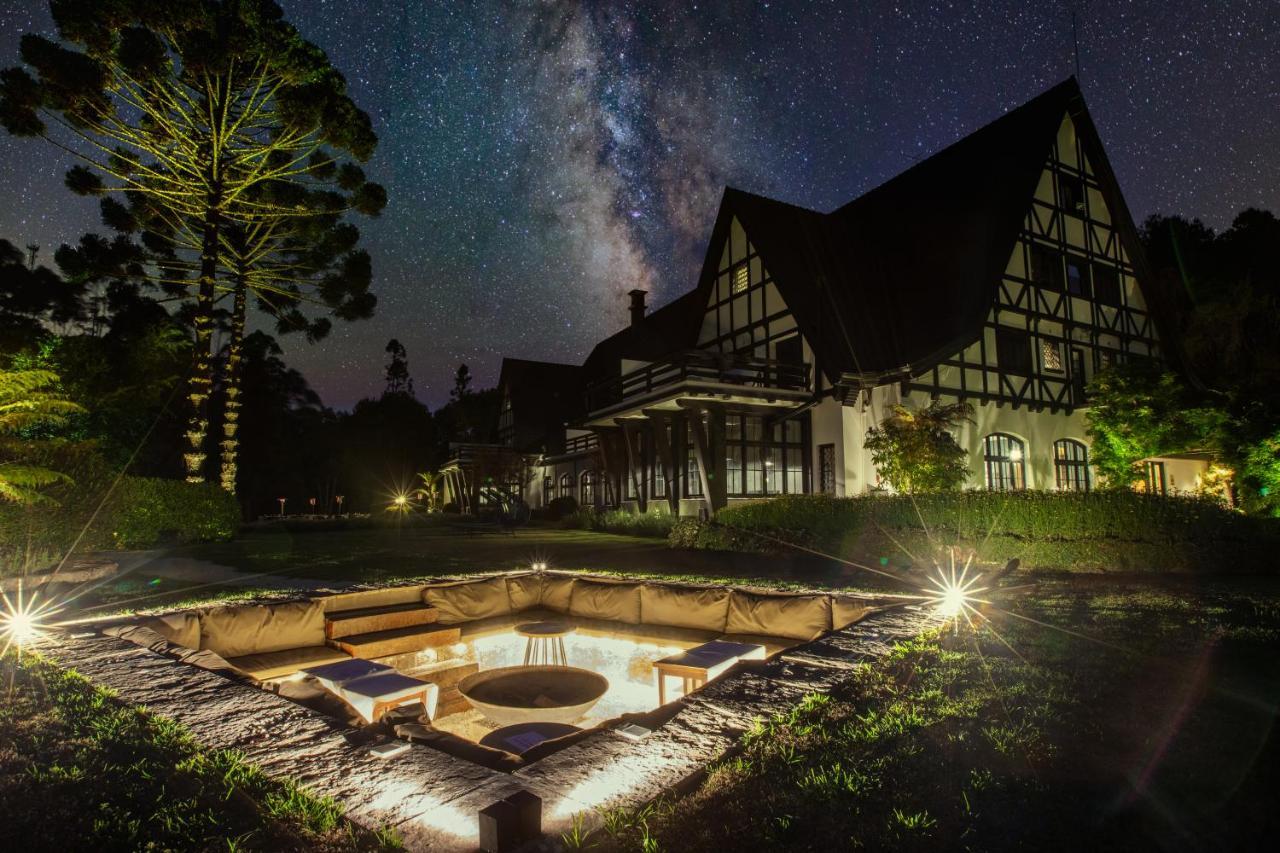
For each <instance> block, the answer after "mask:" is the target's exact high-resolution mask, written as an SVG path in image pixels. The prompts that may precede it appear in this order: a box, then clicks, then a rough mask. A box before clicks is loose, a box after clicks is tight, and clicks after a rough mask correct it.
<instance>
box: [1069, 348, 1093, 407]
mask: <svg viewBox="0 0 1280 853" xmlns="http://www.w3.org/2000/svg"><path fill="white" fill-rule="evenodd" d="M1071 402H1073V403H1075V404H1076V405H1077V406H1081V405H1084V404H1085V403H1087V402H1089V377H1088V376H1087V375H1086V374H1085V372H1084V350H1082V349H1080V348H1078V347H1072V348H1071Z"/></svg>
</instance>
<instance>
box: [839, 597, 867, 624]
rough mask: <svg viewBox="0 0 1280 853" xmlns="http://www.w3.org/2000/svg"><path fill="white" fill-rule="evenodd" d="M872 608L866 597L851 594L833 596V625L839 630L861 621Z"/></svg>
mask: <svg viewBox="0 0 1280 853" xmlns="http://www.w3.org/2000/svg"><path fill="white" fill-rule="evenodd" d="M870 610H871V608H870V607H869V606H868V604H867V601H866V599H863V598H854V597H852V596H849V595H833V596H831V627H832V628H835V629H836V630H839V629H841V628H846V627H848V626H849V625H852V624H853V623H854V622H859V621H861V620H862V619H863V617H865V616H866V615H867V613H869V612H870Z"/></svg>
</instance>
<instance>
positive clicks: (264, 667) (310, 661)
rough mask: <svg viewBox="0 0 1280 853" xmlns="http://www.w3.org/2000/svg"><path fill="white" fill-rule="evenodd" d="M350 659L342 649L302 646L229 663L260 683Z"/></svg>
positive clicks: (245, 656) (252, 655)
mask: <svg viewBox="0 0 1280 853" xmlns="http://www.w3.org/2000/svg"><path fill="white" fill-rule="evenodd" d="M350 659H351V655H349V654H347V653H346V652H344V651H342V650H341V649H333V648H330V647H329V646H302V647H301V648H297V649H282V650H280V651H278V652H258V653H256V654H251V655H240V656H239V657H233V658H228V659H227V663H229V664H231V665H232V666H234V667H235V668H236V669H238V670H240V671H242V672H245V673H248V674H249V675H251V676H253V677H254V678H256V679H257V680H258V681H267V680H268V679H272V678H284V677H285V676H289V675H293V674H294V673H296V672H298V671H299V670H303V669H307V668H309V667H315V666H321V665H323V664H326V663H337V662H339V661H344V660H350Z"/></svg>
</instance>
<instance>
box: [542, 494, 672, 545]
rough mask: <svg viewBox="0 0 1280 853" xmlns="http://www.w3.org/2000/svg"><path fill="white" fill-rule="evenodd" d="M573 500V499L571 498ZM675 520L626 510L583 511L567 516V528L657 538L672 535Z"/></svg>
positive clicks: (664, 516)
mask: <svg viewBox="0 0 1280 853" xmlns="http://www.w3.org/2000/svg"><path fill="white" fill-rule="evenodd" d="M570 500H572V498H570ZM673 524H674V519H673V518H672V517H671V516H669V515H659V514H658V513H636V512H627V511H626V510H610V511H607V512H596V511H594V510H589V509H582V510H578V511H577V512H575V513H573V514H572V515H569V516H566V517H565V519H564V525H565V526H566V527H577V528H580V529H582V530H598V531H601V532H604V533H621V534H625V535H628V536H653V537H657V538H663V537H668V536H670V535H671V530H672V526H673Z"/></svg>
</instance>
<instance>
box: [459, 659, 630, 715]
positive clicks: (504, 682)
mask: <svg viewBox="0 0 1280 853" xmlns="http://www.w3.org/2000/svg"><path fill="white" fill-rule="evenodd" d="M608 689H609V679H607V678H605V677H604V676H603V675H599V674H597V673H594V672H591V671H590V670H587V669H579V668H578V667H576V666H504V667H499V668H498V669H486V670H482V671H481V672H477V673H475V674H474V675H468V676H467V677H466V678H464V679H462V681H460V682H459V683H458V692H460V693H461V694H462V695H463V696H465V697H467V701H468V702H470V703H471V707H473V708H475V709H476V710H477V711H479V712H480V713H481V714H484V716H485V717H486V718H487V719H489V720H490V721H492V722H494V723H497V724H498V725H499V726H514V725H516V724H517V723H531V722H545V723H572V722H574V721H576V720H580V719H582V718H583V717H584V716H586V713H587V712H588V711H590V710H591V708H592V706H594V705H595V704H596V703H597V702H599V701H600V697H601V696H603V695H604V692H605V691H606V690H608Z"/></svg>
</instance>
